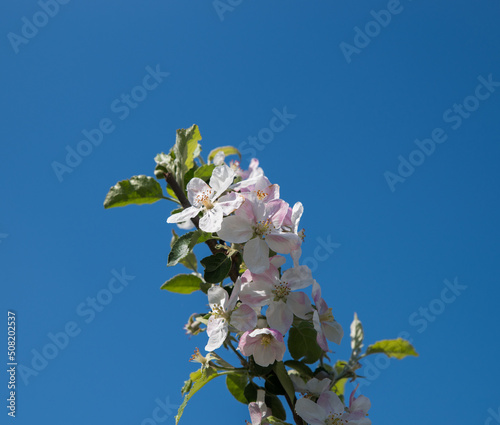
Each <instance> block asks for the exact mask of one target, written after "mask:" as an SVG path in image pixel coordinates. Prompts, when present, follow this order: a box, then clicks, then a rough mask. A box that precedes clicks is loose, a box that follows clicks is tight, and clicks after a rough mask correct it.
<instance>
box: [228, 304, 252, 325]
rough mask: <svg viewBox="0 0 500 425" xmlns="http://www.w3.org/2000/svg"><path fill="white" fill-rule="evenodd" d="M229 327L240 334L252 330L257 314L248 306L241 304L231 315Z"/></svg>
mask: <svg viewBox="0 0 500 425" xmlns="http://www.w3.org/2000/svg"><path fill="white" fill-rule="evenodd" d="M231 325H232V326H234V327H235V328H236V329H238V330H239V331H240V332H246V331H249V330H251V329H254V328H255V326H257V313H256V312H255V310H254V309H253V308H252V307H250V306H249V305H246V304H241V305H240V306H239V307H238V308H237V309H236V310H235V311H234V312H233V314H231Z"/></svg>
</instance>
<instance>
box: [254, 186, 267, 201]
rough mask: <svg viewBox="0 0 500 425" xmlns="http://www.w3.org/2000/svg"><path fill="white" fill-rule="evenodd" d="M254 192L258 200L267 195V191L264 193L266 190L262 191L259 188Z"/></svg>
mask: <svg viewBox="0 0 500 425" xmlns="http://www.w3.org/2000/svg"><path fill="white" fill-rule="evenodd" d="M255 193H256V195H257V199H258V200H259V201H262V200H263V199H265V198H266V197H267V193H266V192H264V191H263V190H260V189H259V190H257V191H256V192H255Z"/></svg>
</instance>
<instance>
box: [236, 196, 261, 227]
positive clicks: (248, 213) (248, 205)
mask: <svg viewBox="0 0 500 425" xmlns="http://www.w3.org/2000/svg"><path fill="white" fill-rule="evenodd" d="M235 214H236V215H237V216H239V217H243V218H245V219H246V220H247V221H248V222H249V223H252V224H255V222H256V220H255V216H254V214H253V206H252V202H251V201H250V200H248V199H245V200H244V201H243V203H242V204H241V206H240V207H239V208H238V209H237V210H236V211H235Z"/></svg>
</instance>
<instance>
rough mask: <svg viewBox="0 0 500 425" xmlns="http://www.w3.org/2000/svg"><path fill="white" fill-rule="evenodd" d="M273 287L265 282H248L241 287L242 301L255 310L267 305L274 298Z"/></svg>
mask: <svg viewBox="0 0 500 425" xmlns="http://www.w3.org/2000/svg"><path fill="white" fill-rule="evenodd" d="M271 291H272V287H271V285H269V283H267V282H265V281H262V280H261V281H256V282H253V281H251V282H246V283H244V284H242V286H241V292H240V295H239V297H240V300H241V301H242V302H243V303H245V304H248V305H249V306H251V307H252V308H253V309H256V310H258V309H260V308H261V307H262V306H264V305H267V304H268V303H269V301H270V299H271V296H272V292H271Z"/></svg>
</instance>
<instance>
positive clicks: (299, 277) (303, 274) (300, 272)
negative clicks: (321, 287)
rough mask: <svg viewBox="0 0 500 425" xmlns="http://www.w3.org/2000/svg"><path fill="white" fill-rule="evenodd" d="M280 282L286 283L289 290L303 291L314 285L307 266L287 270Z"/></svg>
mask: <svg viewBox="0 0 500 425" xmlns="http://www.w3.org/2000/svg"><path fill="white" fill-rule="evenodd" d="M281 280H282V281H284V282H288V284H289V285H290V289H292V290H294V289H304V288H307V287H308V286H309V285H312V284H313V283H314V279H313V278H312V272H311V269H310V268H309V267H307V266H298V267H292V268H291V269H288V270H287V271H286V272H285V273H283V276H282V278H281Z"/></svg>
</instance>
